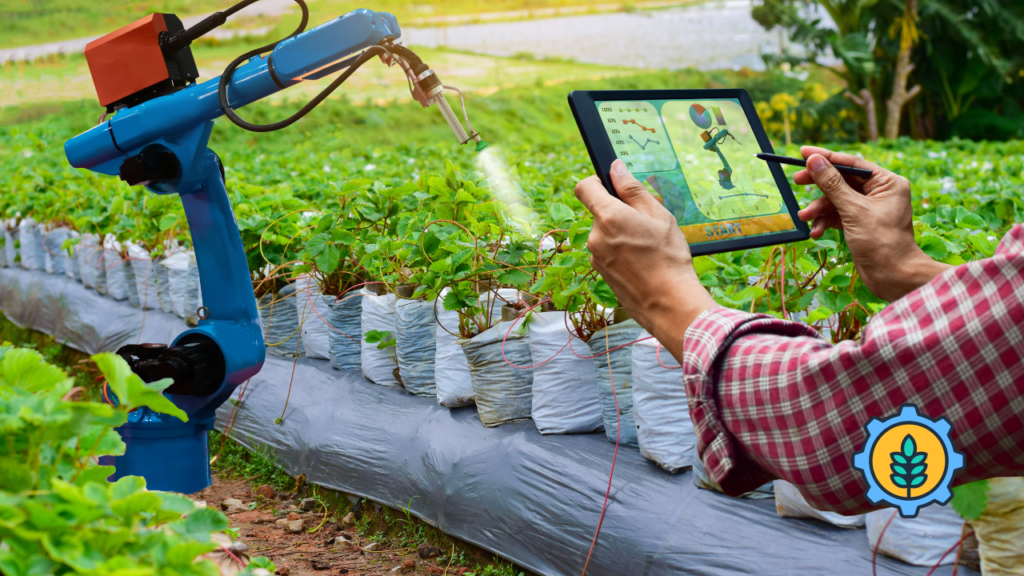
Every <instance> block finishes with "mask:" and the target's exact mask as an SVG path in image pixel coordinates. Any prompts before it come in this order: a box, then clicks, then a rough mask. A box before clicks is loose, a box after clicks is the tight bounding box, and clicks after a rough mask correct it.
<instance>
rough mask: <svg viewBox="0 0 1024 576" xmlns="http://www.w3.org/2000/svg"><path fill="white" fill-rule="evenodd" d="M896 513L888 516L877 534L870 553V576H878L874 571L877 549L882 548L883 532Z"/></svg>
mask: <svg viewBox="0 0 1024 576" xmlns="http://www.w3.org/2000/svg"><path fill="white" fill-rule="evenodd" d="M898 512H899V511H898V510H897V511H894V512H893V513H892V516H889V520H888V521H887V522H886V523H885V526H883V527H882V531H881V532H880V533H879V534H878V541H877V542H875V548H874V550H872V551H871V576H878V573H877V572H876V571H875V564H876V562H877V561H878V549H879V548H880V547H881V546H882V536H885V531H886V530H888V529H889V524H892V521H893V519H894V518H896V514H897V513H898ZM929 574H930V572H929Z"/></svg>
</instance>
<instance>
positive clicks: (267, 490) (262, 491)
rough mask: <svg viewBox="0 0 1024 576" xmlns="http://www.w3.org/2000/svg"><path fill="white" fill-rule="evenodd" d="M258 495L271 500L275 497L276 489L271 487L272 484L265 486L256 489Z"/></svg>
mask: <svg viewBox="0 0 1024 576" xmlns="http://www.w3.org/2000/svg"><path fill="white" fill-rule="evenodd" d="M256 495H257V496H259V497H261V498H266V499H267V500H270V499H272V498H273V497H274V489H273V488H271V487H270V484H264V485H262V486H260V487H259V488H257V489H256Z"/></svg>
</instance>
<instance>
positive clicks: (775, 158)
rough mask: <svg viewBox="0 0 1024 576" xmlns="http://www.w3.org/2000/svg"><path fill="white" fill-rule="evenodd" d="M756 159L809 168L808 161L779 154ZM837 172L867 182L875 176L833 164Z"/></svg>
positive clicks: (758, 156) (861, 169)
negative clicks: (858, 177)
mask: <svg viewBox="0 0 1024 576" xmlns="http://www.w3.org/2000/svg"><path fill="white" fill-rule="evenodd" d="M754 157H755V158H758V159H761V160H764V161H765V162H778V163H779V164H789V165H790V166H800V167H801V168H807V160H802V159H800V158H790V157H789V156H779V155H778V154H766V153H764V152H762V153H760V154H754ZM833 166H835V167H836V170H838V171H839V173H840V174H849V175H850V176H860V177H861V178H864V179H865V180H867V179H868V178H871V175H872V174H874V172H872V171H871V170H865V169H863V168H854V167H853V166H840V165H839V164H833Z"/></svg>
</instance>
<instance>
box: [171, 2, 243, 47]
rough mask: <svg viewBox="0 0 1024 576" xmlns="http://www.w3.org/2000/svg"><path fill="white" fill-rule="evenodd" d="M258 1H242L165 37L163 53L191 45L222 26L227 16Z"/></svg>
mask: <svg viewBox="0 0 1024 576" xmlns="http://www.w3.org/2000/svg"><path fill="white" fill-rule="evenodd" d="M258 1H259V0H242V1H241V2H239V3H238V4H235V5H234V6H232V7H230V8H228V9H227V10H224V11H223V12H214V13H213V14H210V15H209V16H207V17H206V18H203V19H202V20H201V21H199V23H197V24H196V25H195V26H192V27H191V28H189V29H188V30H181V31H180V32H176V33H175V34H174V35H173V36H170V37H167V38H166V40H164V41H163V42H162V46H161V47H162V48H163V50H164V52H165V53H169V54H173V53H175V52H177V51H178V50H181V49H182V48H184V47H186V46H188V45H190V44H192V42H193V41H195V40H196V39H197V38H200V37H202V36H205V35H206V34H208V33H209V32H210V31H211V30H213V29H215V28H218V27H220V26H223V25H224V23H225V22H227V20H228V17H229V16H233V15H234V14H235V13H237V12H238V11H239V10H243V9H245V8H247V7H249V6H251V5H252V4H255V3H256V2H258Z"/></svg>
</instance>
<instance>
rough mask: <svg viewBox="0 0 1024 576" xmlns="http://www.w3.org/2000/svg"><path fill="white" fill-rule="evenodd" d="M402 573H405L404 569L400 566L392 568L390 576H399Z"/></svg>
mask: <svg viewBox="0 0 1024 576" xmlns="http://www.w3.org/2000/svg"><path fill="white" fill-rule="evenodd" d="M402 572H405V569H404V568H402V567H401V566H395V567H394V568H392V569H391V573H392V574H401V573H402Z"/></svg>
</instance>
